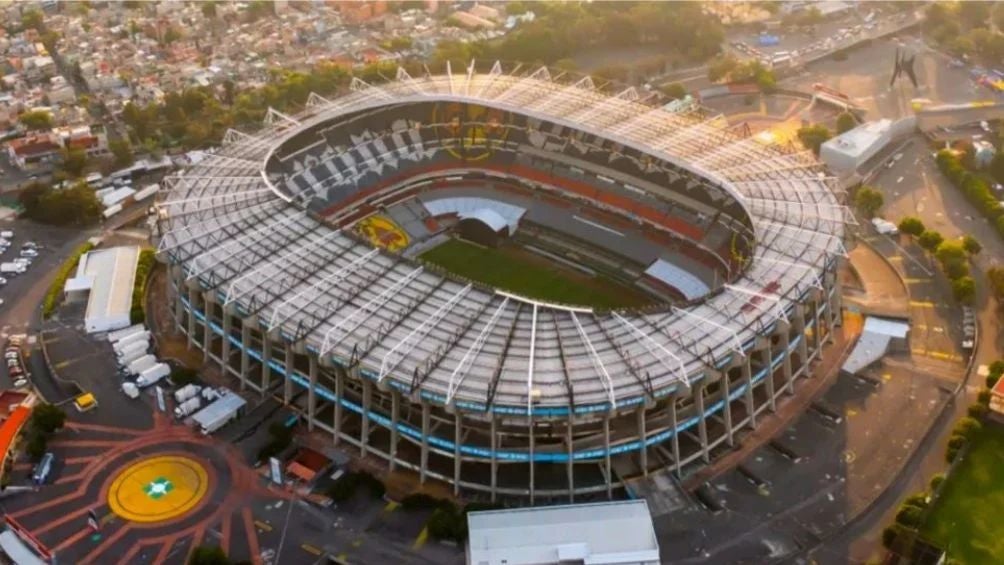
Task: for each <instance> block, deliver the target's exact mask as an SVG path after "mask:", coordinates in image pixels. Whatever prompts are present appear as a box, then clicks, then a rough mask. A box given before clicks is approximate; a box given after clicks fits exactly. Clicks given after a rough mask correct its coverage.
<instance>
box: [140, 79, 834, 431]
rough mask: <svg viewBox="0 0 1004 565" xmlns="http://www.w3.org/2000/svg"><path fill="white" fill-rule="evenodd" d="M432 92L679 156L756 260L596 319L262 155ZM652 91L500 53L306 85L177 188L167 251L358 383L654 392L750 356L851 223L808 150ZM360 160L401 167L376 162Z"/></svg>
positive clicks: (426, 390) (599, 397)
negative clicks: (313, 129) (445, 268)
mask: <svg viewBox="0 0 1004 565" xmlns="http://www.w3.org/2000/svg"><path fill="white" fill-rule="evenodd" d="M429 100H433V101H443V100H448V101H468V102H474V103H478V104H482V105H486V106H494V107H499V108H504V109H506V110H508V111H511V112H515V113H522V114H526V115H530V116H535V117H539V118H541V119H546V120H550V121H552V122H553V123H556V124H561V125H562V127H567V128H569V129H571V130H580V131H585V132H594V133H595V134H596V135H597V136H600V137H603V138H608V139H613V140H614V141H616V142H618V143H622V144H624V145H630V146H632V147H635V148H637V149H638V150H639V151H642V152H643V153H649V154H652V155H655V156H658V157H660V158H663V159H666V160H667V161H670V162H673V163H678V164H679V165H680V167H681V169H684V170H687V171H690V172H691V173H690V174H692V175H694V176H695V178H706V179H708V180H709V182H712V183H714V184H715V185H716V186H719V187H721V188H722V190H725V191H727V192H728V193H729V194H731V195H733V196H734V197H735V198H736V199H737V200H738V201H740V202H741V203H742V206H743V207H744V208H745V209H746V210H747V212H748V214H749V217H750V218H751V221H752V223H753V226H754V229H755V231H756V234H757V240H756V247H755V251H754V257H753V258H752V260H751V261H750V264H749V266H748V267H747V269H746V270H745V272H744V273H743V274H742V275H741V276H740V277H739V278H738V279H736V280H734V281H733V282H732V283H731V284H728V285H726V286H725V287H724V288H722V289H721V290H720V292H717V293H714V294H713V295H711V296H709V297H708V298H707V299H706V300H704V301H703V302H701V303H698V304H694V305H691V306H688V307H686V308H675V307H674V308H670V309H663V310H660V311H652V312H637V311H614V312H594V311H592V310H591V309H588V308H580V307H572V306H565V305H559V304H545V303H541V302H538V301H533V300H528V299H523V298H520V297H517V296H513V295H511V294H507V293H501V292H497V291H494V290H491V289H486V288H483V287H479V286H474V285H471V284H467V283H466V282H464V281H458V280H452V279H450V278H448V277H444V276H443V275H441V274H437V273H433V272H431V271H429V270H426V269H425V268H423V267H422V266H420V265H417V264H415V263H413V262H410V261H408V260H405V259H403V258H401V257H399V256H397V255H390V254H388V253H385V252H383V251H381V250H377V249H373V248H370V247H369V246H368V245H367V244H364V243H360V242H359V241H357V240H356V239H354V238H352V237H349V236H348V235H346V234H344V233H342V232H340V231H339V230H338V229H336V228H334V227H331V226H329V225H327V224H325V223H322V222H321V221H319V220H317V219H315V217H314V216H312V215H310V214H308V212H307V211H306V210H305V209H304V206H303V204H302V198H303V195H297V194H288V193H286V192H285V191H283V190H281V189H279V188H277V187H276V186H274V185H273V182H272V179H269V178H266V177H267V175H266V174H265V172H264V168H263V167H264V162H265V160H266V158H267V157H268V156H269V155H271V154H272V152H273V150H274V148H276V147H277V146H279V145H280V144H281V143H282V142H283V140H285V139H287V138H289V137H291V136H293V135H295V134H296V132H297V131H300V130H302V129H304V128H306V127H308V126H312V125H316V124H321V123H325V122H328V121H331V120H336V119H338V118H339V117H340V116H345V115H347V114H350V113H355V112H358V111H362V110H366V109H372V108H376V107H380V106H390V105H399V104H405V103H407V102H412V101H429ZM650 102H651V101H649V100H647V99H645V98H643V94H641V93H639V92H638V91H636V90H635V89H633V88H626V89H624V90H622V91H620V92H617V93H616V94H608V93H605V92H603V91H602V90H601V89H599V88H597V87H596V86H595V85H594V84H593V83H592V81H591V80H590V79H588V78H583V79H579V80H577V81H575V82H568V81H564V80H556V79H553V78H552V77H551V75H550V74H549V72H548V71H547V70H546V69H539V70H537V71H534V72H532V73H530V74H528V75H524V76H517V75H510V74H505V73H504V72H502V70H501V66H500V65H499V64H496V65H495V66H494V67H493V68H492V69H491V70H490V71H489V72H487V73H484V72H476V71H475V69H474V67H473V66H472V67H471V68H470V69H465V70H464V72H462V73H459V72H458V73H449V74H447V75H444V76H429V77H422V78H413V77H411V76H408V74H407V73H406V72H404V70H403V69H401V70H399V71H398V76H397V80H396V81H393V82H390V83H387V84H383V85H380V86H374V85H369V84H366V83H365V82H363V81H361V80H359V79H354V81H353V84H352V92H351V93H350V94H348V95H346V96H344V97H341V98H338V99H337V100H332V101H329V100H325V99H324V98H322V97H320V96H317V95H311V96H310V98H309V100H308V105H307V106H308V107H307V109H306V110H305V111H304V112H303V113H302V114H300V115H297V116H287V115H285V114H282V113H280V112H277V111H275V110H270V111H269V113H268V115H267V117H266V127H265V128H264V129H263V130H261V131H259V132H257V133H255V134H253V135H251V134H245V133H240V132H236V131H231V132H228V134H227V136H226V139H225V143H224V146H223V147H222V148H221V150H220V151H219V152H218V153H217V154H215V155H212V156H210V157H209V158H207V159H206V160H204V161H202V162H200V163H198V164H197V165H195V166H193V167H192V168H191V169H189V170H187V171H186V172H185V173H184V174H182V175H181V176H178V177H173V178H171V179H169V180H168V182H167V184H168V189H167V190H164V191H162V192H161V195H160V197H161V202H160V203H159V209H160V216H161V218H162V221H161V229H162V237H161V238H160V242H159V251H160V253H162V254H167V255H169V256H170V257H171V259H172V261H174V262H175V263H180V264H182V265H183V266H184V269H185V275H186V277H187V278H188V279H189V280H192V279H199V280H200V281H201V282H202V286H203V288H208V289H211V291H212V292H213V293H215V294H216V296H217V297H218V299H219V302H220V303H221V304H223V305H224V306H225V307H226V308H229V309H232V310H233V311H234V312H236V313H238V314H240V315H247V316H251V315H254V316H257V319H258V320H259V321H260V323H261V325H262V326H263V328H264V329H265V330H269V331H274V332H278V333H281V334H282V335H284V336H285V337H286V338H287V339H292V340H302V342H303V343H304V344H305V346H306V348H307V349H308V350H309V351H312V352H314V353H318V354H319V355H320V356H321V357H322V358H324V359H333V360H334V362H335V363H341V364H348V363H350V362H352V361H353V360H354V359H356V358H357V360H358V362H359V367H360V371H361V372H362V374H363V375H364V376H366V377H368V378H371V379H373V380H377V381H381V382H386V384H388V385H390V386H392V387H395V388H398V389H400V390H402V391H403V392H405V393H408V394H411V393H414V392H416V391H418V392H420V393H421V394H422V396H423V397H424V398H427V399H429V400H432V401H435V402H441V403H455V404H457V406H458V407H461V408H466V409H471V410H484V409H486V408H487V409H491V410H497V411H502V412H510V413H524V414H525V413H527V412H533V413H559V412H561V411H565V412H567V411H569V410H575V411H576V412H590V411H600V410H607V409H610V408H611V407H614V406H617V407H620V406H627V405H631V404H635V403H640V402H644V401H645V399H646V398H657V397H659V396H662V395H666V394H670V393H672V392H673V391H674V390H676V388H677V387H680V386H682V387H687V386H689V383H690V382H691V381H693V380H694V379H699V378H702V376H703V374H704V372H705V371H707V370H709V369H713V368H718V367H723V366H726V365H727V364H728V363H729V362H730V361H731V360H732V359H733V358H734V357H736V356H740V357H741V356H744V355H745V354H746V351H748V350H749V349H751V348H752V347H753V345H754V343H755V342H756V339H757V336H761V335H766V334H767V333H768V332H769V331H770V330H771V328H773V327H775V325H776V324H777V323H779V322H785V321H786V320H787V316H788V314H789V313H790V312H791V310H792V308H794V305H795V303H797V302H800V301H801V300H803V298H804V297H805V296H806V295H807V293H810V292H813V291H814V289H821V288H822V285H821V277H822V276H823V272H824V269H825V268H826V265H828V264H829V263H830V262H831V261H832V260H833V259H834V258H835V257H837V256H842V255H844V254H845V251H844V247H843V235H844V224H845V222H847V221H852V216H851V215H850V214H849V213H848V211H847V209H846V208H845V206H843V205H842V204H841V202H840V201H839V200H838V198H837V195H836V194H835V190H836V188H835V186H834V179H832V178H829V177H826V176H825V175H824V174H823V173H822V172H821V167H820V164H819V162H818V161H817V160H816V159H815V158H814V157H813V156H812V155H811V153H810V152H794V153H793V152H790V151H785V150H782V149H781V148H779V147H776V146H769V145H765V144H763V143H762V142H760V141H758V140H756V139H753V138H748V137H741V136H740V135H738V134H736V133H733V132H732V131H731V130H729V129H728V127H727V126H728V124H727V122H726V120H724V118H723V117H722V116H720V115H710V116H709V115H708V114H707V113H705V112H704V111H702V110H701V109H699V108H695V109H693V110H691V111H689V112H677V113H671V112H668V111H665V110H663V109H661V108H659V107H653V106H652V105H650V104H649V103H650ZM358 166H360V167H372V168H373V170H380V171H384V170H388V169H387V168H386V163H384V162H381V161H380V160H374V161H372V162H367V163H361V164H359V165H358ZM377 167H379V169H377ZM350 291H353V292H350ZM792 346H794V345H792ZM292 378H293V379H294V380H297V379H302V380H303V382H305V377H304V375H302V374H294V375H293V377H292ZM322 394H323V392H322Z"/></svg>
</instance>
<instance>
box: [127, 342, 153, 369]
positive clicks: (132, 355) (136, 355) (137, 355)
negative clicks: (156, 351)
mask: <svg viewBox="0 0 1004 565" xmlns="http://www.w3.org/2000/svg"><path fill="white" fill-rule="evenodd" d="M147 355H149V354H148V353H147V352H146V348H145V347H144V348H142V349H136V350H135V351H130V352H129V353H127V354H123V355H122V356H121V357H119V367H128V366H129V365H130V364H132V362H133V361H136V360H137V359H142V358H143V357H146V356H147ZM151 357H152V355H151Z"/></svg>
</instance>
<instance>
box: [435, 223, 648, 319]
mask: <svg viewBox="0 0 1004 565" xmlns="http://www.w3.org/2000/svg"><path fill="white" fill-rule="evenodd" d="M420 257H421V259H422V260H424V261H428V262H429V263H433V264H435V265H439V266H440V267H443V268H444V269H446V270H448V271H450V272H452V273H456V274H458V275H460V276H463V277H466V278H468V279H471V280H475V281H478V282H482V283H485V284H488V285H491V286H494V287H496V288H500V289H502V290H507V291H510V292H512V293H514V294H519V295H522V296H526V297H529V298H535V299H537V300H541V301H544V302H559V303H562V304H577V305H583V306H592V307H597V308H622V307H627V306H642V305H645V304H650V303H651V302H652V301H653V300H652V298H651V297H649V296H648V295H647V294H645V293H643V292H642V291H640V290H636V289H633V288H631V287H628V286H626V285H623V284H620V283H618V282H616V281H613V280H610V279H608V278H606V277H602V276H598V277H591V276H588V275H586V274H584V273H580V272H578V271H575V270H573V269H570V268H567V267H564V266H562V265H560V264H558V263H555V262H553V261H550V260H548V259H546V258H544V257H540V256H538V255H534V254H532V253H530V252H527V251H524V250H522V249H519V248H517V247H514V246H505V247H500V248H498V249H489V248H486V247H481V246H479V245H474V244H472V243H468V242H466V241H461V240H458V239H451V240H449V241H447V242H446V243H443V244H442V245H440V246H438V247H435V248H433V249H430V250H429V251H426V252H425V253H423V254H422V255H421V256H420Z"/></svg>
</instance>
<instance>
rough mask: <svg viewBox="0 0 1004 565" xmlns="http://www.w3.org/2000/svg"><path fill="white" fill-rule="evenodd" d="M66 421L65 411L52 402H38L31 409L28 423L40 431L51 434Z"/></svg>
mask: <svg viewBox="0 0 1004 565" xmlns="http://www.w3.org/2000/svg"><path fill="white" fill-rule="evenodd" d="M65 423H66V412H63V410H62V409H61V408H59V407H58V406H53V405H52V404H47V403H43V404H39V405H37V406H35V408H34V409H33V410H32V411H31V419H30V420H29V425H30V426H31V427H32V428H34V429H36V430H38V431H41V432H42V433H46V434H52V433H55V432H57V431H59V430H61V429H63V425H64V424H65Z"/></svg>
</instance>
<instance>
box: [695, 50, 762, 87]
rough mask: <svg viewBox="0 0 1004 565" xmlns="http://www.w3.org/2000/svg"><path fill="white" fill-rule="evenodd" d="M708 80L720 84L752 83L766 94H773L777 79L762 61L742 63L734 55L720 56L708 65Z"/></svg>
mask: <svg viewBox="0 0 1004 565" xmlns="http://www.w3.org/2000/svg"><path fill="white" fill-rule="evenodd" d="M708 80H710V81H711V82H718V81H721V80H725V81H728V82H743V83H745V82H752V83H755V84H756V85H757V86H758V87H760V89H761V90H763V91H764V92H768V93H769V92H773V91H774V89H775V87H776V85H777V79H776V78H775V77H774V71H772V70H770V69H768V68H767V67H765V66H764V65H763V63H761V62H760V61H756V60H751V61H745V62H743V61H740V60H738V59H736V58H735V57H733V56H732V55H719V56H718V57H715V58H714V59H712V60H711V62H710V63H708Z"/></svg>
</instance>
